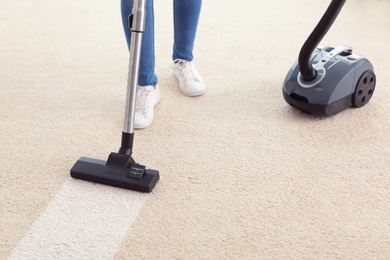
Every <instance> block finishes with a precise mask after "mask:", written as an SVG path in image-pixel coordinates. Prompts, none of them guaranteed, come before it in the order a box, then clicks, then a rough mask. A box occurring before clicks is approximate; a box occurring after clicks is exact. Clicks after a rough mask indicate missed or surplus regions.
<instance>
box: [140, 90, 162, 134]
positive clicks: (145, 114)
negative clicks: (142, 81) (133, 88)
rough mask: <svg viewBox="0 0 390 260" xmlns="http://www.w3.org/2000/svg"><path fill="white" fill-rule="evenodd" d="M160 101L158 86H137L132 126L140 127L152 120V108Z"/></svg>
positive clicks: (147, 124)
mask: <svg viewBox="0 0 390 260" xmlns="http://www.w3.org/2000/svg"><path fill="white" fill-rule="evenodd" d="M159 101H160V90H159V88H158V86H156V87H154V86H145V87H138V89H137V96H136V105H135V117H134V128H135V129H141V128H145V127H147V126H149V125H150V124H151V123H152V122H153V117H154V111H153V108H154V106H155V105H157V103H158V102H159Z"/></svg>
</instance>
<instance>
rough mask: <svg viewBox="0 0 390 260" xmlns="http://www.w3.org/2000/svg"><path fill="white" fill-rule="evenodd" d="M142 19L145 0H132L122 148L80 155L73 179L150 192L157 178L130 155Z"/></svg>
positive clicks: (158, 177) (144, 14)
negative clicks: (104, 156)
mask: <svg viewBox="0 0 390 260" xmlns="http://www.w3.org/2000/svg"><path fill="white" fill-rule="evenodd" d="M145 18H146V0H135V1H134V5H133V9H132V14H131V15H130V16H129V27H130V29H131V35H132V41H131V44H130V59H129V72H128V79H127V94H126V112H125V119H124V126H123V131H122V141H121V147H120V148H119V151H118V152H117V153H116V152H112V153H111V154H110V155H109V156H108V159H107V161H104V160H99V159H92V158H87V157H81V158H80V159H79V160H78V161H77V162H76V163H75V164H74V166H73V167H72V169H71V170H70V175H71V176H72V177H73V178H77V179H82V180H86V181H91V182H97V183H102V184H107V185H111V186H115V187H120V188H125V189H130V190H135V191H140V192H150V191H152V189H153V188H154V187H155V185H156V183H157V181H158V180H159V179H160V175H159V172H158V171H157V170H152V169H146V167H145V166H144V165H141V164H138V163H136V162H135V161H134V160H133V158H132V150H133V141H134V115H135V101H136V91H137V84H138V75H139V63H140V56H141V44H142V36H143V32H144V28H145Z"/></svg>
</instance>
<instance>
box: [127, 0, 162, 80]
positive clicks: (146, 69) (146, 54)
mask: <svg viewBox="0 0 390 260" xmlns="http://www.w3.org/2000/svg"><path fill="white" fill-rule="evenodd" d="M133 3H134V0H121V15H122V23H123V29H124V31H125V36H126V41H127V46H128V48H129V49H130V42H131V30H130V28H129V25H128V20H129V19H128V17H129V15H130V14H131V13H132V9H133ZM153 3H154V2H153V0H146V21H145V31H144V33H143V36H142V48H141V61H140V69H139V78H138V85H140V86H149V85H151V86H156V85H157V81H158V79H157V76H156V74H155V71H154V68H155V54H154V7H153Z"/></svg>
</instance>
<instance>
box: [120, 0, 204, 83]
mask: <svg viewBox="0 0 390 260" xmlns="http://www.w3.org/2000/svg"><path fill="white" fill-rule="evenodd" d="M133 1H134V0H121V15H122V23H123V29H124V31H125V36H126V40H127V45H128V47H129V48H130V41H131V31H130V29H129V27H128V16H129V15H130V14H131V12H132V9H133ZM153 4H154V0H146V22H145V31H144V34H143V38H142V48H141V62H140V70H139V71H140V72H139V73H140V74H139V78H138V85H140V86H148V85H152V86H155V85H156V84H157V82H158V78H157V75H156V73H155V71H154V68H155V52H154V6H153ZM201 6H202V0H173V21H174V38H173V39H174V43H173V53H172V59H173V60H175V59H183V60H187V61H191V60H192V59H193V58H194V56H193V50H194V42H195V36H196V29H197V27H198V21H199V15H200V10H201Z"/></svg>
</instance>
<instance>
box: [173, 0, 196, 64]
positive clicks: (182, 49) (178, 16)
mask: <svg viewBox="0 0 390 260" xmlns="http://www.w3.org/2000/svg"><path fill="white" fill-rule="evenodd" d="M201 7H202V0H173V17H174V44H173V55H172V58H173V60H176V59H183V60H186V61H192V59H193V50H194V42H195V36H196V30H197V28H198V21H199V15H200V10H201Z"/></svg>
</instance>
